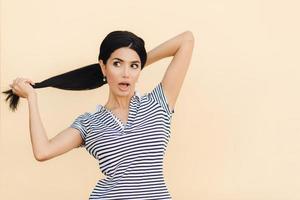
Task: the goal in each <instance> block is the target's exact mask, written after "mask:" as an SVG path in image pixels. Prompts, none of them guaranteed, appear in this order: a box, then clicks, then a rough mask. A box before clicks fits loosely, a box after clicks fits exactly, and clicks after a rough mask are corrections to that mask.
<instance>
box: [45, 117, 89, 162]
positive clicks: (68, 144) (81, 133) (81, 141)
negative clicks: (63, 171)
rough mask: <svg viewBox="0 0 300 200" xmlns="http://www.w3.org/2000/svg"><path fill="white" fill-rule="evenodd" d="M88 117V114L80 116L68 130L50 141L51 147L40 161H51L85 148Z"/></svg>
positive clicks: (49, 146)
mask: <svg viewBox="0 0 300 200" xmlns="http://www.w3.org/2000/svg"><path fill="white" fill-rule="evenodd" d="M88 117H89V115H88V113H84V114H82V115H80V116H78V117H77V118H76V119H75V120H74V121H73V123H72V124H71V125H70V126H69V127H68V128H66V129H65V130H63V131H61V132H60V133H58V134H57V135H56V136H55V137H53V138H52V139H50V141H49V145H48V146H47V148H46V150H45V152H44V153H43V155H42V158H41V159H40V160H41V161H44V160H49V159H51V158H54V157H56V156H59V155H61V154H64V153H66V152H68V151H70V150H71V149H73V148H78V147H84V146H85V138H86V135H87V130H88V128H87V126H88V125H87V124H88V121H89V120H88V119H89V118H88Z"/></svg>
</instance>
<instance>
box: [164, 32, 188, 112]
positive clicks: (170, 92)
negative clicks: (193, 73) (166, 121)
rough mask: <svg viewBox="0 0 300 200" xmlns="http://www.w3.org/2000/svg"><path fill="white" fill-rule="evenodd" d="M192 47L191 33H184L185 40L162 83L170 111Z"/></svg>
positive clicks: (186, 68)
mask: <svg viewBox="0 0 300 200" xmlns="http://www.w3.org/2000/svg"><path fill="white" fill-rule="evenodd" d="M193 47H194V37H193V34H192V33H191V32H189V31H188V32H187V33H186V39H185V40H184V41H183V42H182V44H181V46H180V47H179V49H178V50H177V52H176V53H175V55H174V56H173V59H172V61H171V63H170V64H169V66H168V68H167V70H166V72H165V74H164V77H163V80H162V81H161V82H162V88H163V91H164V93H165V96H166V98H167V100H168V104H169V107H170V109H171V110H173V109H174V107H175V103H176V100H177V97H178V95H179V92H180V89H181V86H182V84H183V81H184V78H185V75H186V72H187V70H188V67H189V64H190V60H191V57H192V52H193Z"/></svg>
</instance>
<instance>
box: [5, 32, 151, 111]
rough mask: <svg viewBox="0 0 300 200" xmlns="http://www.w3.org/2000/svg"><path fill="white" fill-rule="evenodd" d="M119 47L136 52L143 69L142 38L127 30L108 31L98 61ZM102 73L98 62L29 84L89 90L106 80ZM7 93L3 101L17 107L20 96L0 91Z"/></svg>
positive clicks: (144, 60) (104, 60)
mask: <svg viewBox="0 0 300 200" xmlns="http://www.w3.org/2000/svg"><path fill="white" fill-rule="evenodd" d="M121 47H129V48H131V49H133V50H135V51H136V52H137V54H138V55H139V57H140V59H141V68H142V69H143V67H144V65H145V63H146V60H147V52H146V49H145V43H144V40H143V39H142V38H140V37H138V36H137V35H135V34H133V33H131V32H129V31H113V32H111V33H109V34H108V35H107V36H106V37H105V38H104V40H103V41H102V43H101V45H100V52H99V55H98V61H99V60H103V63H104V64H106V62H107V60H108V58H109V57H110V55H111V53H112V52H114V51H115V50H116V49H118V48H121ZM103 77H104V76H103V73H102V70H101V68H100V65H99V63H96V64H91V65H87V66H85V67H81V68H78V69H75V70H72V71H69V72H66V73H63V74H60V75H57V76H54V77H51V78H48V79H46V80H44V81H42V82H39V83H35V84H34V85H31V86H32V87H33V88H45V87H54V88H59V89H64V90H91V89H95V88H98V87H101V86H102V85H104V84H106V83H107V82H106V81H104V80H103ZM2 93H4V94H6V95H7V97H6V99H5V101H9V107H10V109H11V110H12V111H15V110H16V109H17V106H18V103H19V99H20V97H19V96H18V95H16V94H14V93H13V92H12V89H10V90H6V91H4V92H2Z"/></svg>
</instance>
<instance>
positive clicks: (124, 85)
mask: <svg viewBox="0 0 300 200" xmlns="http://www.w3.org/2000/svg"><path fill="white" fill-rule="evenodd" d="M129 85H130V84H129V83H119V86H120V89H121V90H127V89H128V88H129Z"/></svg>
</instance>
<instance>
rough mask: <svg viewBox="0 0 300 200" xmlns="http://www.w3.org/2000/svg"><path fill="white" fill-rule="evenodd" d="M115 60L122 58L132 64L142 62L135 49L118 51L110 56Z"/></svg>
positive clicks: (125, 48) (126, 48)
mask: <svg viewBox="0 0 300 200" xmlns="http://www.w3.org/2000/svg"><path fill="white" fill-rule="evenodd" d="M114 58H120V59H122V60H124V61H127V62H132V61H137V60H138V61H140V57H139V55H138V54H137V53H136V51H135V50H133V49H130V48H128V47H122V48H119V49H116V50H115V51H114V52H113V53H112V54H111V55H110V59H114Z"/></svg>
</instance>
